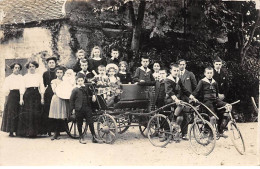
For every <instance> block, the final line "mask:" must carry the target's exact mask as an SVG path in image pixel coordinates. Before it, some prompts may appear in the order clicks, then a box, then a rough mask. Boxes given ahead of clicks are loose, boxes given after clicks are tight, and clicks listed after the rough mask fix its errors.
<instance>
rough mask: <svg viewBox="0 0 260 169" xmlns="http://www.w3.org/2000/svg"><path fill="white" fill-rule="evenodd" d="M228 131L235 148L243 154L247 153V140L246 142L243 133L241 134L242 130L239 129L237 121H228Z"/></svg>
mask: <svg viewBox="0 0 260 169" xmlns="http://www.w3.org/2000/svg"><path fill="white" fill-rule="evenodd" d="M228 131H229V135H230V138H231V140H232V142H233V144H234V146H235V148H236V149H237V151H238V152H239V153H240V154H241V155H243V154H245V151H246V148H245V142H244V139H243V137H242V134H241V132H240V130H239V129H238V127H237V125H236V123H234V122H233V121H230V122H229V123H228Z"/></svg>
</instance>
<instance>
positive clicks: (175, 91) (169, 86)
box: [165, 64, 196, 135]
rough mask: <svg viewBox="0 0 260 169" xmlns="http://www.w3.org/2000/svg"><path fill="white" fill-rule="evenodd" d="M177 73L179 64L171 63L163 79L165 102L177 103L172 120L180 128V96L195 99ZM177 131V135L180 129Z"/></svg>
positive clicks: (181, 118)
mask: <svg viewBox="0 0 260 169" xmlns="http://www.w3.org/2000/svg"><path fill="white" fill-rule="evenodd" d="M178 75H179V65H177V64H172V65H171V74H170V75H169V76H168V77H167V78H166V80H165V93H166V94H167V98H166V99H167V100H166V103H167V104H169V103H172V102H175V103H176V105H177V107H176V109H175V111H174V114H173V119H172V120H176V123H177V127H178V129H180V125H181V124H182V121H183V116H182V109H183V106H182V105H181V98H183V97H182V96H183V95H185V96H187V97H189V98H190V99H192V100H195V101H196V99H195V97H194V96H193V95H192V94H191V93H190V92H189V91H188V90H187V89H186V88H185V87H184V86H183V84H182V82H181V80H180V78H179V77H178ZM177 132H178V133H179V134H178V135H180V132H181V131H180V130H179V131H177Z"/></svg>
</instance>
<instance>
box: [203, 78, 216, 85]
mask: <svg viewBox="0 0 260 169" xmlns="http://www.w3.org/2000/svg"><path fill="white" fill-rule="evenodd" d="M202 80H203V81H204V82H207V83H209V84H213V83H215V82H216V81H215V80H214V79H213V78H212V81H211V83H210V81H209V79H208V78H206V77H204V78H203V79H202Z"/></svg>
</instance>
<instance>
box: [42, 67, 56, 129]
mask: <svg viewBox="0 0 260 169" xmlns="http://www.w3.org/2000/svg"><path fill="white" fill-rule="evenodd" d="M56 78H57V76H56V73H55V71H54V69H51V70H48V71H46V72H44V73H43V84H44V87H47V86H48V87H47V88H46V90H45V92H44V107H43V118H44V120H43V122H42V127H43V128H42V130H43V132H44V133H47V132H53V131H54V128H55V127H54V126H55V124H54V123H55V121H54V120H53V119H51V118H49V111H50V105H51V99H52V96H53V91H52V88H51V81H52V80H53V79H56Z"/></svg>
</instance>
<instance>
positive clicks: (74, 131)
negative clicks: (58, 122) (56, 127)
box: [65, 119, 87, 139]
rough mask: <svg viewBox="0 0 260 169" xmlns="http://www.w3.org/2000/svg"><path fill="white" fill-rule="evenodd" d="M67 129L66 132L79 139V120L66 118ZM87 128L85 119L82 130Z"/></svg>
mask: <svg viewBox="0 0 260 169" xmlns="http://www.w3.org/2000/svg"><path fill="white" fill-rule="evenodd" d="M65 129H66V133H67V134H68V135H69V136H70V137H71V138H73V139H78V138H79V132H78V126H77V122H76V121H75V120H69V119H68V120H66V121H65ZM85 130H87V126H86V122H85V120H84V121H83V125H82V132H84V131H85Z"/></svg>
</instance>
